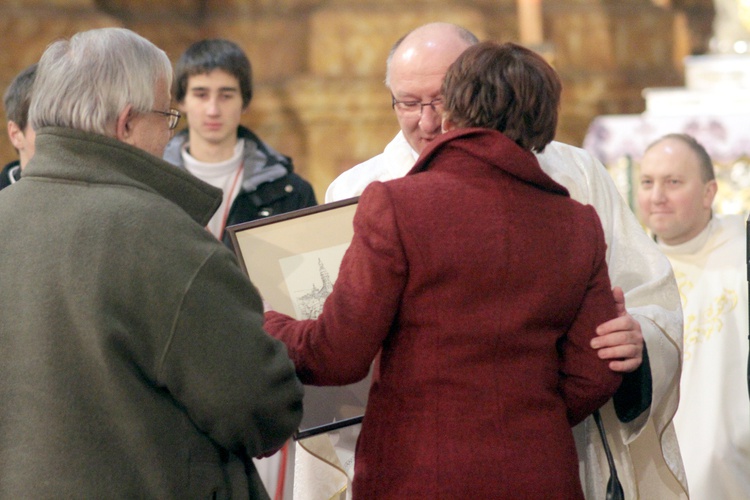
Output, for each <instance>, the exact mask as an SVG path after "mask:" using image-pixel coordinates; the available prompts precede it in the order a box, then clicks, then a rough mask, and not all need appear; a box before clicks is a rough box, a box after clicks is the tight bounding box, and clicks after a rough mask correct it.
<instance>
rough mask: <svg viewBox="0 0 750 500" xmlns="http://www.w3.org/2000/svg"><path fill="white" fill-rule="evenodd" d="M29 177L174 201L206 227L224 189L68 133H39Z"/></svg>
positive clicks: (100, 139)
mask: <svg viewBox="0 0 750 500" xmlns="http://www.w3.org/2000/svg"><path fill="white" fill-rule="evenodd" d="M62 165H65V166H64V167H63V166H62ZM27 177H29V178H33V177H38V178H43V177H46V178H54V179H65V180H69V181H80V182H86V183H102V184H122V185H128V186H133V187H137V188H139V189H143V190H146V191H151V192H154V193H156V194H159V195H161V196H162V197H164V198H166V199H168V200H170V201H171V202H173V203H175V204H176V205H178V206H179V207H180V208H182V209H183V210H184V211H185V212H187V214H188V215H189V216H190V217H191V218H192V219H193V220H195V221H196V222H197V223H198V224H200V225H202V226H205V225H206V224H208V221H209V220H210V219H211V216H212V215H213V214H214V212H216V210H217V209H218V208H219V205H220V204H221V199H222V193H221V190H220V189H216V188H214V187H213V186H210V185H208V184H206V183H205V182H203V181H201V180H199V179H197V178H196V177H194V176H192V175H190V174H189V173H188V172H185V171H183V170H180V169H177V168H174V166H173V165H170V164H169V163H167V162H165V161H164V160H162V159H161V158H157V157H156V156H153V155H151V154H149V153H147V152H146V151H143V150H141V149H138V148H135V147H133V146H131V145H129V144H125V143H124V142H121V141H118V140H117V139H113V138H111V137H106V136H103V135H100V134H94V133H90V132H83V131H80V130H75V129H70V128H64V127H44V128H41V129H39V130H38V131H37V136H36V152H35V153H34V158H33V159H32V160H31V161H30V162H29V164H28V166H27V167H26V168H25V169H24V172H23V178H27Z"/></svg>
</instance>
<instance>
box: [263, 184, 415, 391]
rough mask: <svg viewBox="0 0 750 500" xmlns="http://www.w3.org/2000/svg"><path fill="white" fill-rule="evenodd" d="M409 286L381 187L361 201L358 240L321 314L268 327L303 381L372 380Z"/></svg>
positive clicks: (274, 321)
mask: <svg viewBox="0 0 750 500" xmlns="http://www.w3.org/2000/svg"><path fill="white" fill-rule="evenodd" d="M405 283H406V257H405V255H404V251H403V246H402V244H401V241H400V239H399V236H398V228H397V224H396V219H395V216H394V210H393V205H392V202H391V200H390V198H389V196H388V193H387V189H386V187H385V186H384V185H383V184H382V183H378V182H376V183H373V184H371V185H370V186H369V187H368V188H367V189H366V190H365V191H364V192H363V193H362V196H361V197H360V199H359V204H358V206H357V211H356V213H355V216H354V236H353V238H352V242H351V244H350V245H349V248H348V249H347V251H346V253H345V254H344V258H343V260H342V262H341V267H340V269H339V274H338V278H337V279H336V282H335V283H334V285H333V291H332V292H331V295H329V296H328V298H327V299H326V302H325V305H324V306H323V311H322V313H321V315H320V316H319V317H318V318H317V320H305V321H296V320H294V319H292V318H290V317H288V316H284V315H282V314H279V313H275V312H268V313H266V323H265V328H266V329H267V330H268V332H269V333H270V334H271V335H273V336H274V337H276V338H278V339H280V340H282V341H283V342H284V343H285V344H286V345H287V347H288V349H289V354H290V356H291V358H292V360H293V361H294V364H295V366H296V368H297V374H298V375H299V377H300V379H301V380H302V381H303V382H305V383H309V384H315V385H345V384H350V383H353V382H356V381H358V380H361V379H363V378H364V377H365V376H366V375H367V373H368V371H369V369H370V365H371V364H372V361H373V359H374V358H375V356H376V354H377V353H378V351H380V348H381V346H382V344H383V341H384V340H385V338H386V337H387V335H388V333H389V331H390V328H391V325H392V323H393V320H394V317H395V315H396V313H397V311H398V307H399V303H400V301H401V296H402V293H403V289H404V286H405ZM271 305H273V304H271Z"/></svg>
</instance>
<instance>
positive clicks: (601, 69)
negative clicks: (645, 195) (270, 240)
mask: <svg viewBox="0 0 750 500" xmlns="http://www.w3.org/2000/svg"><path fill="white" fill-rule="evenodd" d="M711 3H712V1H711V0H689V1H687V0H683V1H673V2H664V1H657V0H545V1H544V2H543V16H544V29H545V31H544V32H545V41H546V42H548V43H549V48H550V49H549V55H550V56H551V60H552V62H553V64H554V66H555V67H556V69H557V70H558V72H559V73H560V75H561V77H562V80H563V84H564V91H563V103H562V109H561V115H560V124H559V127H558V134H557V139H558V140H561V141H564V142H569V143H571V144H575V145H580V143H581V141H582V139H583V136H584V134H585V131H586V128H587V127H588V124H589V123H590V121H591V120H592V119H593V118H594V117H595V116H597V115H600V114H616V113H639V112H641V111H643V109H644V101H643V98H642V96H641V91H642V89H643V88H645V87H655V86H670V85H677V86H680V85H682V82H683V70H682V66H681V61H682V58H683V57H684V56H685V55H687V54H689V53H691V52H692V53H696V52H697V53H700V52H701V51H703V48H704V47H705V45H706V41H707V37H708V36H709V35H710V32H709V33H705V27H706V22H707V21H706V20H708V22H709V26H710V18H711V16H712V10H711V9H712V7H711ZM429 21H450V22H455V23H457V24H461V25H464V26H466V27H467V28H469V29H471V30H472V31H474V32H475V33H476V34H477V35H478V36H479V37H480V38H482V39H486V38H490V39H495V40H498V41H517V38H518V29H517V26H516V22H517V21H516V0H463V1H457V0H454V1H451V0H421V1H419V0H3V1H2V4H1V5H0V88H2V89H3V90H4V89H5V88H6V87H7V85H8V83H9V82H10V81H11V79H12V78H13V77H14V75H15V74H16V73H17V72H18V71H20V70H21V69H23V68H24V67H26V66H27V65H29V64H31V63H33V62H35V61H36V60H38V58H39V57H40V56H41V54H42V52H43V51H44V48H45V47H46V46H47V45H48V44H49V43H50V42H52V41H54V40H56V39H58V38H61V37H68V36H70V35H72V34H73V33H75V32H77V31H80V30H84V29H90V28H94V27H101V26H123V27H127V28H130V29H132V30H134V31H136V32H138V33H140V34H141V35H143V36H145V37H146V38H148V39H150V40H152V41H153V42H154V43H155V44H156V45H158V46H160V47H161V48H163V49H164V50H165V51H166V52H167V54H168V55H169V57H170V58H171V59H172V60H173V61H174V60H176V59H177V58H178V57H179V55H180V53H181V52H182V51H183V50H184V49H185V48H186V47H187V46H188V45H189V44H190V43H192V42H194V41H196V40H199V39H201V38H206V37H223V38H228V39H231V40H233V41H235V42H237V43H238V44H240V45H241V46H242V47H243V48H244V49H245V50H246V51H247V53H248V56H249V57H250V60H251V62H252V64H253V70H254V77H255V85H256V94H255V97H254V99H253V102H252V103H251V105H250V109H249V111H248V112H247V113H246V115H245V117H244V118H243V122H244V123H245V124H246V125H248V126H250V127H251V128H253V129H254V130H255V131H256V132H257V133H258V134H259V135H260V136H261V137H263V138H264V139H265V140H266V141H268V142H269V143H270V144H271V145H273V146H274V147H276V148H277V149H279V150H280V151H282V152H283V153H285V154H287V155H289V156H292V157H293V159H294V161H295V165H296V166H297V170H298V172H299V173H300V174H301V175H303V176H304V177H306V178H307V179H308V180H310V181H311V182H312V184H313V186H314V187H315V190H316V193H317V196H318V199H319V200H320V201H322V199H323V195H324V193H325V189H326V187H327V186H328V184H329V183H330V181H331V180H333V178H335V176H336V175H338V173H339V172H341V171H343V170H345V169H347V168H349V167H351V166H353V165H354V164H356V163H358V162H360V161H362V160H365V159H367V158H369V157H371V156H373V155H375V154H377V153H379V152H380V151H382V149H383V147H384V146H385V144H386V143H387V142H388V141H389V140H390V139H391V138H392V136H393V135H394V134H395V133H396V132H397V130H398V126H397V124H396V120H395V117H394V116H393V111H392V110H391V108H390V96H389V93H388V91H387V89H386V88H385V86H384V85H383V77H384V72H385V59H386V56H387V54H388V50H389V49H390V46H391V44H392V43H393V42H394V41H395V40H396V39H397V38H399V37H400V36H401V35H402V34H403V33H405V32H406V31H408V30H409V29H412V28H414V27H416V26H418V25H420V24H423V23H425V22H429ZM183 124H184V123H183ZM0 136H1V137H0V162H3V164H4V163H5V162H7V161H10V160H12V159H13V158H14V157H15V151H14V150H13V148H12V147H11V146H10V143H9V141H8V139H7V136H6V134H4V133H3V134H0Z"/></svg>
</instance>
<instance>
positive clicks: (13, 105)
mask: <svg viewBox="0 0 750 500" xmlns="http://www.w3.org/2000/svg"><path fill="white" fill-rule="evenodd" d="M35 77H36V63H34V64H32V65H31V66H29V67H27V68H26V69H24V70H23V71H21V72H20V73H19V74H18V75H17V76H16V77H15V78H14V79H13V81H12V82H11V83H10V85H9V86H8V89H7V90H6V91H5V95H3V106H4V107H5V118H6V119H7V120H8V121H12V122H14V123H15V124H16V125H18V128H20V129H21V130H23V129H25V128H26V123H27V122H28V118H29V104H30V103H31V88H32V87H33V86H34V78H35Z"/></svg>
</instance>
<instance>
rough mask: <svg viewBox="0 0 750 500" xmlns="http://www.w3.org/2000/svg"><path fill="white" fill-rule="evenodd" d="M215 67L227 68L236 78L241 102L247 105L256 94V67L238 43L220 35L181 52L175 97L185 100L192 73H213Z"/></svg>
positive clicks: (176, 67) (173, 92) (175, 81)
mask: <svg viewBox="0 0 750 500" xmlns="http://www.w3.org/2000/svg"><path fill="white" fill-rule="evenodd" d="M215 69H220V70H223V71H226V72H227V73H229V74H230V75H232V76H234V77H235V78H237V81H238V82H239V84H240V94H241V95H242V106H243V108H247V106H248V104H250V101H251V100H252V98H253V69H252V66H251V65H250V60H249V59H248V58H247V56H246V55H245V52H243V50H242V49H241V48H240V47H239V46H238V45H237V44H236V43H234V42H230V41H229V40H223V39H219V38H216V39H210V40H201V41H200V42H196V43H194V44H193V45H191V46H190V47H188V49H187V50H186V51H185V52H184V53H183V54H182V56H180V59H179V60H178V61H177V64H176V66H175V78H174V89H173V91H172V95H173V97H174V99H175V101H177V102H182V101H183V100H185V94H186V93H187V88H188V78H189V77H191V76H193V75H202V74H206V73H210V72H211V71H213V70H215Z"/></svg>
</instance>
